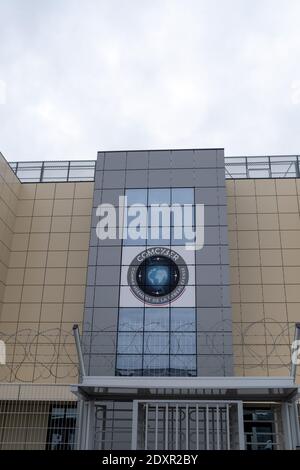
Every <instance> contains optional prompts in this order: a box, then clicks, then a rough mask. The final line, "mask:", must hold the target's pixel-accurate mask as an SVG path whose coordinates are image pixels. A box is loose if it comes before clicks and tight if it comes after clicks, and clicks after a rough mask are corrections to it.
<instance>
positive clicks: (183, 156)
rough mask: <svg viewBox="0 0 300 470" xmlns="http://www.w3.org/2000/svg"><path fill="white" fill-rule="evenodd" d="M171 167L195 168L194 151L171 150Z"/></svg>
mask: <svg viewBox="0 0 300 470" xmlns="http://www.w3.org/2000/svg"><path fill="white" fill-rule="evenodd" d="M171 166H172V168H195V153H194V151H193V150H173V151H172V152H171Z"/></svg>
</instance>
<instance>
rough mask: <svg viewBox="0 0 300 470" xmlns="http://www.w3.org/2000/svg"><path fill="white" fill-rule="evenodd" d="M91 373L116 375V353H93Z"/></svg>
mask: <svg viewBox="0 0 300 470" xmlns="http://www.w3.org/2000/svg"><path fill="white" fill-rule="evenodd" d="M89 373H90V375H100V376H101V375H107V376H110V375H115V354H91V356H90V366H89Z"/></svg>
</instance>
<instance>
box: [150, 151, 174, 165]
mask: <svg viewBox="0 0 300 470" xmlns="http://www.w3.org/2000/svg"><path fill="white" fill-rule="evenodd" d="M149 168H171V151H170V150H161V151H153V152H152V151H150V152H149Z"/></svg>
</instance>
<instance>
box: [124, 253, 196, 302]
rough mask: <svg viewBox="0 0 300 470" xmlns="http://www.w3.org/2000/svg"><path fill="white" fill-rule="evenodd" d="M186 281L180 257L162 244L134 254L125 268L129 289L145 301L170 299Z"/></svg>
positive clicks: (175, 297)
mask: <svg viewBox="0 0 300 470" xmlns="http://www.w3.org/2000/svg"><path fill="white" fill-rule="evenodd" d="M188 280H189V271H188V268H187V265H186V263H185V261H184V259H183V258H182V256H181V255H180V254H179V253H177V252H176V251H174V250H170V249H168V248H166V247H159V246H158V247H152V248H148V249H146V250H144V251H142V252H140V253H138V254H137V255H136V256H135V257H134V258H133V260H132V262H131V264H130V266H129V268H128V271H127V281H128V285H129V286H130V288H131V292H132V293H133V294H134V295H135V296H136V297H137V298H138V299H139V300H140V301H141V302H144V303H145V304H152V305H165V304H167V303H169V302H173V301H174V300H176V299H177V298H178V297H179V296H180V295H181V294H182V293H183V292H184V289H185V286H186V285H187V284H188Z"/></svg>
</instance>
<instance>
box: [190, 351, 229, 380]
mask: <svg viewBox="0 0 300 470" xmlns="http://www.w3.org/2000/svg"><path fill="white" fill-rule="evenodd" d="M230 358H231V360H232V356H231V355H230ZM197 371H198V375H201V376H204V377H218V376H224V375H225V372H226V371H225V360H224V355H223V354H219V355H217V354H203V355H198V356H197Z"/></svg>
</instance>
